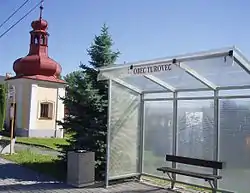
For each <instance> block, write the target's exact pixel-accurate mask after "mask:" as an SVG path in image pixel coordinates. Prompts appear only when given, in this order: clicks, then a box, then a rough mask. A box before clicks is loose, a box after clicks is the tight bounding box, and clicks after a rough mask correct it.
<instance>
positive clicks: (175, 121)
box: [171, 92, 178, 189]
mask: <svg viewBox="0 0 250 193" xmlns="http://www.w3.org/2000/svg"><path fill="white" fill-rule="evenodd" d="M173 94H174V98H173V144H172V146H173V147H172V148H173V150H172V151H173V155H177V121H178V115H177V113H178V112H177V108H178V104H177V92H174V93H173ZM172 167H173V168H176V163H172ZM172 178H173V180H176V174H172ZM171 188H172V189H173V188H174V182H173V181H172V182H171Z"/></svg>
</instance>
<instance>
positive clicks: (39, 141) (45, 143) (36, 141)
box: [16, 137, 68, 151]
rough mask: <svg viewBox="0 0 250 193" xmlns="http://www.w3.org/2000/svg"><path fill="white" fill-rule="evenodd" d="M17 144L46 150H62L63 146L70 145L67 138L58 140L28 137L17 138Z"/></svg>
mask: <svg viewBox="0 0 250 193" xmlns="http://www.w3.org/2000/svg"><path fill="white" fill-rule="evenodd" d="M16 142H18V143H22V144H26V145H34V146H40V147H45V148H50V149H53V150H57V151H58V150H61V148H60V146H61V145H68V142H67V141H66V138H64V139H58V138H28V137H17V139H16Z"/></svg>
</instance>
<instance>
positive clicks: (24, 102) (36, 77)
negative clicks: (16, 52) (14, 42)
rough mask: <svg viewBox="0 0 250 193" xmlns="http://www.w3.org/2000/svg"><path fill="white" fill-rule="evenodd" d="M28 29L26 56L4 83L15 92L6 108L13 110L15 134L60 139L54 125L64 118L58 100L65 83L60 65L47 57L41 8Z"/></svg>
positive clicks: (58, 128)
mask: <svg viewBox="0 0 250 193" xmlns="http://www.w3.org/2000/svg"><path fill="white" fill-rule="evenodd" d="M31 27H32V30H31V31H30V46H29V52H28V54H27V55H26V56H25V57H22V58H18V59H17V60H15V62H14V64H13V70H14V72H15V76H12V77H8V78H7V79H6V81H7V83H8V85H9V87H11V88H12V89H13V88H14V90H15V94H14V95H13V96H12V99H11V100H9V101H8V106H9V107H10V106H12V105H13V104H14V105H15V106H16V110H15V114H16V116H15V124H14V125H15V131H16V134H17V135H21V136H31V137H63V130H62V129H61V128H60V126H59V125H58V124H57V121H60V120H63V118H64V104H63V102H62V100H61V97H64V96H65V86H66V83H65V81H63V80H61V79H60V74H61V71H62V68H61V65H60V64H59V63H57V62H56V61H55V60H53V59H51V58H50V57H49V55H48V46H49V41H48V38H49V33H48V31H47V30H48V22H47V21H46V20H44V19H43V5H42V4H41V6H40V16H39V18H38V19H37V20H35V21H33V22H32V23H31ZM7 111H9V108H7ZM8 115H9V112H7V123H8V122H9V120H10V118H9V117H8Z"/></svg>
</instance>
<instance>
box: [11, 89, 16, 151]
mask: <svg viewBox="0 0 250 193" xmlns="http://www.w3.org/2000/svg"><path fill="white" fill-rule="evenodd" d="M12 88H13V91H12V95H13V96H12V106H11V107H10V119H11V125H10V155H12V153H13V152H12V149H13V146H12V145H13V144H12V141H13V136H14V121H15V110H16V99H15V98H16V96H15V95H16V90H15V87H14V86H12Z"/></svg>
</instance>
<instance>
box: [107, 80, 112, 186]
mask: <svg viewBox="0 0 250 193" xmlns="http://www.w3.org/2000/svg"><path fill="white" fill-rule="evenodd" d="M108 84H109V86H108V122H107V123H108V125H107V141H106V171H105V173H106V175H105V187H106V188H108V186H109V159H110V129H111V128H110V124H111V108H112V107H111V103H112V101H111V100H112V98H111V95H112V80H111V79H109V81H108Z"/></svg>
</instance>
